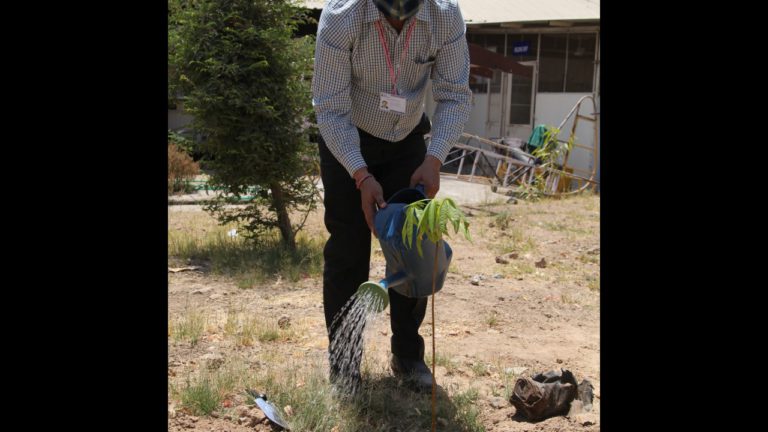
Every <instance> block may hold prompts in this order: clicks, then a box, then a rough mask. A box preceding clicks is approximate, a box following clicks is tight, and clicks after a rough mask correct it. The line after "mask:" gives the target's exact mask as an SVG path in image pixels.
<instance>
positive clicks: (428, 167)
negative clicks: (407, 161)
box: [411, 155, 443, 198]
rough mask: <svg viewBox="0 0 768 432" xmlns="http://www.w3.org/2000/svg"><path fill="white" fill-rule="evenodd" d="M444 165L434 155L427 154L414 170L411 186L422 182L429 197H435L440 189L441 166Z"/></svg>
mask: <svg viewBox="0 0 768 432" xmlns="http://www.w3.org/2000/svg"><path fill="white" fill-rule="evenodd" d="M442 165H443V164H442V163H441V162H440V160H439V159H437V158H436V157H434V156H432V155H427V156H426V157H425V158H424V162H422V163H421V166H419V167H418V168H416V171H414V172H413V175H412V176H411V187H414V186H416V185H417V184H419V183H421V184H423V185H424V191H425V192H426V194H427V198H434V197H435V195H437V191H439V190H440V167H441V166H442Z"/></svg>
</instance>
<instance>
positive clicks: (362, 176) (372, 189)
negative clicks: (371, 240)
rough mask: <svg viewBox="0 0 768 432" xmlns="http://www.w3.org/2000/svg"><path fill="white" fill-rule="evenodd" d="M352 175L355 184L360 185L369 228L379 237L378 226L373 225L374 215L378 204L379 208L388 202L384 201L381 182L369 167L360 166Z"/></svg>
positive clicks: (364, 212) (361, 199)
mask: <svg viewBox="0 0 768 432" xmlns="http://www.w3.org/2000/svg"><path fill="white" fill-rule="evenodd" d="M369 176H370V177H369ZM352 177H354V179H355V184H359V185H360V187H359V188H360V201H361V204H362V207H363V214H365V222H366V223H367V224H368V228H369V229H370V230H371V232H372V233H373V235H374V236H376V238H378V237H379V236H378V234H377V233H376V228H375V227H374V225H373V217H374V215H376V206H377V205H378V206H379V208H384V207H386V206H387V202H386V201H384V191H383V190H382V189H381V185H380V184H379V182H378V181H376V179H375V178H374V177H373V176H372V175H370V174H369V173H368V168H360V169H359V170H357V171H355V174H354V175H353V176H352ZM366 177H369V178H366ZM360 181H362V183H360Z"/></svg>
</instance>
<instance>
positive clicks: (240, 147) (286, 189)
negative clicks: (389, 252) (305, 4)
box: [168, 0, 316, 249]
mask: <svg viewBox="0 0 768 432" xmlns="http://www.w3.org/2000/svg"><path fill="white" fill-rule="evenodd" d="M305 19H306V18H305V15H304V14H303V12H301V9H299V8H297V7H296V6H294V5H292V4H291V3H289V2H288V1H287V0H171V1H170V2H169V20H168V22H169V29H168V31H169V38H168V40H169V50H168V51H169V59H168V63H169V69H168V72H169V83H170V85H169V88H170V89H172V90H171V92H172V94H171V95H169V98H171V97H173V96H174V95H175V94H176V92H181V93H183V94H184V102H185V104H184V105H185V110H186V111H187V112H189V113H190V114H191V115H193V116H194V121H193V123H192V125H193V128H194V129H195V130H196V131H197V132H199V133H201V135H202V136H204V137H205V139H204V140H203V141H202V142H201V143H200V144H199V145H200V146H201V149H200V150H201V151H203V152H205V153H206V154H208V155H210V159H211V160H209V161H207V167H208V168H209V169H210V170H211V177H210V180H209V182H210V184H211V186H213V187H214V188H217V189H219V190H221V192H222V193H221V194H220V195H218V197H217V199H216V200H215V201H214V202H213V203H212V204H210V205H208V206H206V210H207V211H209V212H211V213H212V214H214V215H215V216H216V217H217V219H218V220H219V222H220V223H227V222H233V221H236V222H240V223H241V224H243V226H242V229H243V230H244V235H245V236H246V237H258V236H259V235H262V234H264V233H266V232H270V231H272V230H273V229H274V228H278V229H279V231H280V234H281V238H282V241H283V243H284V244H285V245H286V246H288V247H289V248H291V249H294V248H295V234H296V231H298V229H300V228H301V226H300V225H299V226H297V227H294V226H293V225H292V224H291V220H290V217H289V211H291V210H296V209H299V210H305V211H310V210H311V209H313V208H314V205H315V203H314V196H315V189H314V183H313V182H312V181H311V179H310V178H309V177H308V176H307V174H309V173H310V172H311V170H314V169H315V166H316V164H315V163H313V162H312V159H313V157H314V153H315V152H314V149H313V148H312V146H311V145H310V143H309V140H308V136H309V133H310V131H309V128H308V126H307V125H308V124H310V121H311V116H312V105H311V90H310V73H311V66H312V59H313V49H314V41H313V38H312V37H311V36H308V37H302V38H293V37H292V34H293V33H294V31H295V29H296V28H297V26H298V24H299V23H301V22H303V21H304V20H305ZM230 204H245V206H237V207H234V206H231V205H230Z"/></svg>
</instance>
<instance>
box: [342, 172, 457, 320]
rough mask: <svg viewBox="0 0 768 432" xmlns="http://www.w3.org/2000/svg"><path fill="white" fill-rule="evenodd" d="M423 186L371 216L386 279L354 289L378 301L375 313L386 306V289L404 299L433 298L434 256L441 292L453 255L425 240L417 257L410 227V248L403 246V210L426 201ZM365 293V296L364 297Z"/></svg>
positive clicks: (441, 244)
mask: <svg viewBox="0 0 768 432" xmlns="http://www.w3.org/2000/svg"><path fill="white" fill-rule="evenodd" d="M426 197H427V196H426V194H425V193H424V186H423V185H418V186H416V187H415V188H405V189H401V190H400V191H398V192H396V193H395V194H394V195H392V197H391V198H390V199H389V200H388V201H387V206H386V207H384V208H383V209H381V210H379V211H378V212H377V213H376V216H374V221H373V223H374V226H375V227H376V232H377V233H378V235H379V244H380V245H381V250H382V252H383V253H384V259H385V260H386V262H387V270H386V277H385V278H384V279H382V280H380V281H378V282H375V281H367V282H363V283H362V284H361V285H360V287H359V288H358V289H357V291H358V293H359V294H360V295H370V296H372V297H373V298H374V299H378V301H375V302H373V303H374V304H376V305H377V306H378V308H377V309H378V310H377V312H381V311H382V310H384V309H385V308H386V307H387V305H388V304H389V293H388V290H389V289H393V290H395V291H397V292H398V293H399V294H402V295H404V296H406V297H429V295H430V294H432V274H433V268H432V266H433V264H434V262H435V253H437V273H436V274H435V279H436V281H435V292H438V291H440V289H441V288H442V287H443V283H444V282H445V276H446V274H447V273H448V265H449V264H450V263H451V257H452V256H453V251H452V250H451V247H450V246H448V243H446V242H445V241H444V240H442V239H441V240H440V241H439V242H438V245H437V251H436V250H435V243H434V242H432V241H430V240H429V239H428V238H427V236H424V237H423V238H422V240H421V249H422V252H423V256H419V252H418V250H417V245H416V241H418V240H416V232H417V227H416V226H414V227H413V237H412V238H413V244H412V245H411V248H408V247H406V246H405V244H404V243H403V236H402V232H403V223H404V222H405V207H406V206H407V205H408V204H410V203H413V202H416V201H419V200H422V199H425V198H426ZM366 293H368V294H366Z"/></svg>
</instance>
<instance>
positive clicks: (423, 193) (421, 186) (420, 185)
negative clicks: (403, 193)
mask: <svg viewBox="0 0 768 432" xmlns="http://www.w3.org/2000/svg"><path fill="white" fill-rule="evenodd" d="M416 190H417V191H419V192H421V193H422V195H424V196H427V191H425V190H424V185H423V184H421V183H419V184H417V185H416Z"/></svg>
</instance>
